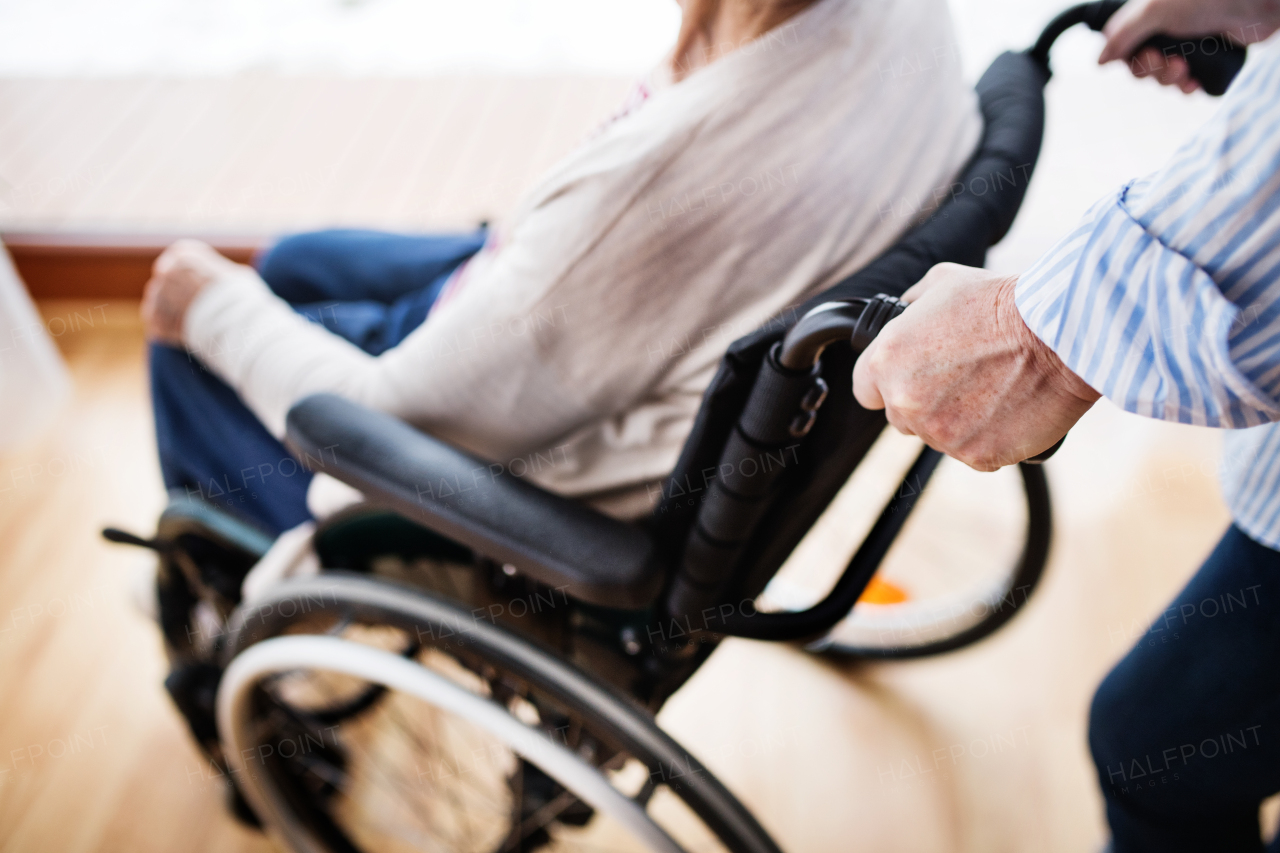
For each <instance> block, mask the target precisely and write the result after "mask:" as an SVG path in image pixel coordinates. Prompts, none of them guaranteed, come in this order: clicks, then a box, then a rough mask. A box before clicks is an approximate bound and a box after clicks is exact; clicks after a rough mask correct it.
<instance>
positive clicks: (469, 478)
mask: <svg viewBox="0 0 1280 853" xmlns="http://www.w3.org/2000/svg"><path fill="white" fill-rule="evenodd" d="M286 433H287V435H286V439H285V441H286V443H287V444H288V445H289V448H290V449H291V450H293V451H294V452H295V453H297V454H298V456H299V457H300V458H302V459H303V460H304V461H305V462H306V464H307V467H309V468H310V469H311V470H313V471H317V472H320V471H323V472H324V473H326V474H329V475H331V476H333V477H336V478H337V479H339V480H342V481H343V482H344V483H347V484H349V485H351V486H354V487H355V488H357V489H359V490H360V491H362V492H364V493H365V495H366V496H368V497H369V498H370V499H372V500H374V501H376V502H378V503H381V504H385V505H386V506H388V507H390V508H391V509H394V510H395V511H396V512H399V513H400V514H402V515H404V516H405V517H406V518H409V519H412V520H413V521H416V522H418V523H419V524H422V525H425V526H426V527H429V528H431V529H432V530H434V531H436V532H437V533H440V534H441V535H443V536H447V537H448V538H450V539H452V540H454V541H456V542H460V543H462V544H463V545H466V546H468V547H470V548H472V549H473V550H474V551H476V552H477V553H479V554H481V555H483V556H485V557H489V558H491V559H494V560H498V561H500V562H504V563H510V564H512V565H514V566H515V567H516V568H517V569H518V570H519V571H521V572H522V573H524V574H526V575H528V576H529V577H532V578H534V579H536V580H538V581H540V582H541V583H545V584H547V585H548V586H552V587H559V588H564V589H565V591H566V592H567V593H568V594H570V595H572V596H574V597H576V598H579V599H582V600H584V601H587V602H589V603H591V604H599V605H603V606H605V607H617V608H627V609H639V608H643V607H646V606H648V605H649V604H650V603H651V602H652V601H653V600H654V598H655V597H656V596H657V594H658V591H659V589H660V588H661V586H662V583H663V580H664V578H663V571H662V569H661V566H660V565H659V563H658V562H657V559H656V557H655V550H654V546H653V542H652V541H651V539H650V537H649V535H648V534H647V533H645V532H644V531H643V530H641V529H640V528H639V527H636V526H635V525H631V524H627V523H626V522H623V521H618V520H617V519H614V518H610V517H608V516H605V515H602V514H600V513H598V512H596V511H594V510H592V509H590V508H588V507H586V506H583V505H582V504H580V503H577V502H576V501H573V500H569V499H568V498H564V497H561V496H560V495H556V494H552V493H551V492H548V491H546V490H545V489H540V488H538V487H537V486H535V485H533V484H532V483H529V482H525V481H524V480H521V479H520V478H518V477H516V476H514V475H512V474H511V473H510V472H508V471H505V470H503V468H502V467H501V466H497V465H494V466H490V465H489V463H487V462H484V461H482V460H480V459H477V458H475V457H473V456H471V455H469V454H466V453H463V452H462V451H460V450H458V449H456V448H454V447H451V446H449V445H447V444H445V443H444V442H442V441H439V440H437V439H434V438H432V437H431V436H429V435H426V434H424V433H421V432H418V431H417V430H416V429H414V428H413V427H411V426H409V425H408V424H406V423H404V422H403V421H401V420H399V419H397V418H395V417H392V416H391V415H388V414H384V413H382V412H378V411H374V410H372V409H368V408H365V407H364V406H360V405H357V404H355V403H352V402H349V401H347V400H344V399H342V398H341V397H336V396H334V395H332V394H316V395H314V396H311V397H307V398H306V399H304V400H302V401H301V402H299V403H298V404H297V405H295V406H294V407H293V408H292V409H290V410H289V417H288V420H287V422H286Z"/></svg>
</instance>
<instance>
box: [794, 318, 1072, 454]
mask: <svg viewBox="0 0 1280 853" xmlns="http://www.w3.org/2000/svg"><path fill="white" fill-rule="evenodd" d="M906 310H907V303H906V302H903V301H902V300H901V299H896V298H894V297H892V296H887V295H885V294H883V293H882V294H880V295H879V296H876V297H874V298H872V299H857V300H853V301H851V302H828V303H825V304H823V305H819V306H818V307H817V308H814V309H813V310H812V311H810V312H809V313H808V314H806V315H805V316H804V317H803V318H801V320H800V322H799V323H797V324H796V325H795V326H793V327H792V328H791V330H790V331H789V332H788V333H787V336H786V337H785V338H784V339H783V340H782V343H781V344H779V345H778V349H777V351H776V355H774V356H771V357H775V358H776V360H777V362H778V364H779V365H780V366H781V367H783V368H785V369H787V370H791V371H800V370H809V369H812V368H813V367H814V366H815V365H816V364H817V363H818V361H819V359H821V358H822V352H823V350H825V349H826V348H827V347H828V346H830V345H831V344H833V343H836V342H837V341H841V340H847V341H848V342H849V345H850V346H851V347H852V348H853V351H854V352H855V353H857V354H858V355H861V354H862V351H863V350H865V349H866V348H867V346H868V345H870V343H871V342H872V341H873V340H875V338H876V335H878V334H880V330H881V329H883V328H884V327H885V326H886V325H887V324H888V323H889V321H890V320H892V319H893V318H894V317H897V316H898V315H899V314H901V313H902V312H903V311H906ZM818 381H821V380H818ZM823 397H824V398H825V395H823ZM819 405H821V402H819ZM816 415H817V411H816V407H815V409H813V410H811V411H810V412H809V418H808V423H809V426H812V424H813V420H814V418H815V417H816ZM805 432H808V430H807V429H806V430H805ZM801 434H803V433H801ZM1066 440H1067V437H1066V436H1065V435H1064V436H1063V437H1062V438H1060V439H1058V441H1057V442H1056V443H1054V445H1053V446H1052V447H1050V448H1048V449H1047V450H1044V451H1042V452H1040V453H1037V454H1036V455H1035V456H1032V457H1031V458H1029V459H1026V460H1024V461H1026V462H1030V463H1033V464H1040V463H1043V462H1045V461H1047V460H1048V459H1049V457H1051V456H1053V454H1055V453H1057V452H1058V448H1060V447H1062V443H1063V442H1064V441H1066Z"/></svg>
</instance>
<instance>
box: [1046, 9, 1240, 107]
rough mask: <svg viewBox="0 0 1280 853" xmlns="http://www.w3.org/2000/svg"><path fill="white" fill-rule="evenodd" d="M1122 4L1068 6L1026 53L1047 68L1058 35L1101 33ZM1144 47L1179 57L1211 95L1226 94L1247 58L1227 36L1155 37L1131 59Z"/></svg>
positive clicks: (1236, 42) (1238, 41)
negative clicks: (1077, 30)
mask: <svg viewBox="0 0 1280 853" xmlns="http://www.w3.org/2000/svg"><path fill="white" fill-rule="evenodd" d="M1123 5H1124V0H1099V2H1095V3H1082V4H1080V5H1079V6H1072V7H1071V8H1069V9H1067V10H1066V11H1064V12H1062V14H1060V15H1058V16H1057V17H1056V18H1054V19H1053V21H1051V22H1050V24H1049V26H1047V27H1045V30H1044V32H1043V33H1042V34H1041V36H1040V40H1039V41H1038V42H1036V46H1035V47H1033V48H1032V49H1031V50H1030V51H1029V53H1030V54H1031V55H1032V56H1033V57H1035V58H1036V59H1038V60H1040V62H1041V63H1042V64H1043V65H1044V66H1045V67H1046V68H1048V67H1049V48H1050V47H1052V46H1053V42H1054V41H1055V40H1056V39H1057V37H1058V36H1060V35H1062V33H1063V32H1065V31H1066V30H1067V29H1069V28H1070V27H1072V26H1074V25H1076V24H1084V25H1085V26H1087V27H1089V29H1091V30H1094V31H1096V32H1101V31H1102V28H1103V27H1104V26H1106V23H1107V21H1108V20H1110V19H1111V16H1112V15H1114V14H1115V13H1116V12H1117V11H1118V10H1119V9H1120V7H1121V6H1123ZM1148 47H1154V48H1155V49H1156V50H1159V51H1160V52H1161V53H1163V54H1164V55H1165V56H1169V57H1172V56H1181V57H1182V58H1183V59H1184V60H1186V62H1187V69H1188V71H1190V73H1191V76H1192V77H1194V78H1195V79H1196V80H1197V81H1199V83H1200V85H1201V87H1202V88H1203V89H1204V90H1205V92H1207V93H1209V94H1210V95H1215V96H1217V95H1221V94H1223V93H1224V92H1226V91H1227V87H1228V86H1230V85H1231V81H1233V80H1234V79H1235V78H1236V75H1237V74H1239V73H1240V69H1241V68H1242V67H1243V66H1244V61H1245V58H1246V56H1247V55H1248V52H1247V50H1246V48H1245V46H1244V45H1243V44H1241V42H1240V40H1239V39H1236V38H1233V37H1232V36H1231V35H1229V34H1227V33H1218V34H1216V35H1203V36H1188V37H1186V38H1175V37H1173V36H1167V35H1163V34H1160V35H1155V36H1152V37H1151V38H1149V39H1147V41H1145V42H1143V44H1142V46H1141V47H1139V48H1138V50H1137V51H1135V56H1136V55H1137V53H1140V52H1141V51H1142V50H1144V49H1145V48H1148Z"/></svg>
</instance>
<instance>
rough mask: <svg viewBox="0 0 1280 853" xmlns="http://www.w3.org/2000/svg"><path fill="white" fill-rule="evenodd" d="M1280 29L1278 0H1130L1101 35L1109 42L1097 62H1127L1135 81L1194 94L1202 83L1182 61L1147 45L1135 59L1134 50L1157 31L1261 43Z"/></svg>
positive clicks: (1176, 34) (1112, 17)
mask: <svg viewBox="0 0 1280 853" xmlns="http://www.w3.org/2000/svg"><path fill="white" fill-rule="evenodd" d="M1277 28H1280V3H1277V2H1276V0H1128V2H1127V3H1125V4H1124V5H1123V6H1121V7H1120V9H1119V11H1117V12H1116V13H1115V14H1114V15H1112V16H1111V20H1109V21H1107V25H1106V27H1104V28H1103V30H1102V31H1103V32H1104V33H1105V34H1106V36H1107V44H1106V46H1105V47H1103V49H1102V55H1101V56H1099V57H1098V62H1100V63H1102V62H1110V61H1111V60H1113V59H1123V60H1129V59H1130V58H1131V57H1132V61H1130V62H1129V69H1130V70H1131V71H1132V72H1133V74H1134V76H1135V77H1155V78H1156V79H1157V80H1159V81H1160V83H1161V84H1163V85H1165V86H1177V87H1178V88H1180V89H1181V90H1182V91H1184V92H1193V91H1195V90H1196V89H1198V88H1200V84H1199V83H1197V82H1196V81H1195V80H1193V79H1192V78H1191V74H1190V71H1189V70H1188V69H1187V63H1186V60H1184V59H1183V58H1182V57H1181V56H1165V55H1164V54H1162V53H1161V52H1160V51H1158V50H1156V49H1155V48H1153V47H1149V48H1147V49H1145V50H1143V51H1141V52H1139V53H1138V54H1137V55H1136V56H1135V55H1134V51H1137V50H1138V46H1139V45H1141V44H1142V43H1143V42H1145V41H1146V40H1147V39H1149V38H1151V37H1152V36H1153V35H1155V34H1156V33H1164V34H1166V35H1170V36H1203V35H1213V34H1216V33H1227V34H1229V35H1230V36H1231V37H1232V38H1234V39H1236V40H1238V41H1241V42H1243V43H1245V44H1252V43H1253V42H1258V41H1262V40H1263V39H1265V38H1268V37H1270V36H1271V34H1272V33H1274V32H1275V31H1276V29H1277Z"/></svg>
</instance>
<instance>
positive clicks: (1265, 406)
mask: <svg viewBox="0 0 1280 853" xmlns="http://www.w3.org/2000/svg"><path fill="white" fill-rule="evenodd" d="M1017 304H1018V308H1019V310H1020V311H1021V312H1022V316H1023V319H1025V320H1026V322H1027V325H1028V326H1030V327H1031V329H1032V331H1034V332H1035V333H1036V334H1037V335H1038V336H1039V337H1040V338H1041V340H1043V341H1044V342H1045V343H1047V344H1048V345H1049V346H1050V347H1052V348H1053V350H1054V351H1055V352H1056V353H1057V354H1058V355H1059V357H1061V358H1062V360H1063V361H1064V362H1065V363H1066V365H1067V366H1068V367H1070V368H1071V369H1072V370H1073V371H1075V372H1076V373H1077V374H1079V375H1080V377H1081V378H1083V379H1084V380H1085V381H1086V382H1088V383H1089V384H1090V385H1091V386H1093V388H1095V389H1096V390H1097V391H1098V392H1100V393H1101V394H1103V395H1105V396H1106V397H1107V398H1108V399H1110V400H1111V401H1113V402H1114V403H1116V404H1118V405H1120V406H1122V407H1123V408H1125V409H1126V410H1128V411H1130V412H1136V413H1137V414H1140V415H1146V416H1148V417H1153V418H1162V419H1164V420H1171V421H1179V422H1181V423H1188V424H1199V425H1202V426H1211V427H1222V428H1227V429H1229V430H1231V432H1229V433H1228V437H1227V442H1226V458H1225V460H1224V464H1223V466H1222V470H1223V485H1224V489H1225V492H1226V497H1227V501H1228V503H1229V505H1230V507H1231V511H1232V514H1233V516H1234V517H1235V520H1236V523H1237V524H1238V525H1239V526H1240V527H1241V529H1243V530H1244V531H1245V532H1246V533H1247V534H1248V535H1249V536H1251V537H1252V538H1254V539H1256V540H1257V541H1259V542H1261V543H1263V544H1265V545H1268V546H1270V547H1272V548H1280V423H1278V422H1280V46H1268V47H1266V48H1261V49H1259V48H1254V50H1253V56H1252V57H1251V59H1250V61H1249V63H1248V64H1247V66H1246V68H1245V70H1244V72H1243V73H1242V74H1241V77H1240V78H1239V79H1238V80H1237V81H1236V82H1235V84H1234V85H1233V86H1232V87H1231V90H1230V91H1229V92H1228V93H1227V95H1226V96H1225V97H1224V98H1223V103H1222V105H1221V107H1220V108H1219V111H1218V113H1217V114H1216V115H1215V116H1214V118H1213V119H1212V120H1211V121H1210V122H1209V123H1208V124H1207V125H1206V126H1205V127H1204V128H1203V129H1202V130H1201V131H1200V132H1199V133H1197V134H1196V135H1195V136H1194V137H1192V139H1191V140H1190V141H1189V142H1187V144H1185V145H1183V146H1182V148H1181V149H1179V150H1178V152H1177V154H1175V155H1174V157H1173V159H1172V160H1171V161H1170V162H1169V163H1168V164H1167V165H1165V166H1164V168H1162V169H1161V170H1160V171H1158V172H1156V173H1155V174H1152V175H1149V176H1147V177H1145V178H1142V179H1140V180H1136V181H1133V182H1131V183H1129V184H1127V185H1125V186H1124V187H1122V188H1121V189H1120V190H1119V191H1118V192H1116V193H1114V194H1113V195H1111V196H1109V197H1107V198H1104V199H1103V200H1102V201H1100V202H1098V203H1097V204H1096V205H1094V207H1093V208H1092V209H1091V210H1090V211H1089V213H1088V214H1087V215H1086V216H1085V218H1084V219H1083V221H1082V222H1081V223H1080V225H1079V226H1078V227H1077V228H1076V229H1075V230H1074V231H1073V232H1072V233H1071V234H1069V235H1068V236H1067V237H1066V238H1064V239H1063V240H1062V241H1061V242H1059V243H1058V245H1057V246H1055V247H1054V248H1053V249H1052V250H1051V251H1050V252H1049V253H1048V254H1047V255H1045V256H1044V257H1043V258H1041V259H1040V260H1039V261H1038V262H1037V263H1036V264H1035V265H1034V266H1033V267H1032V268H1031V269H1029V270H1028V271H1027V272H1025V273H1024V274H1023V275H1022V277H1021V278H1020V279H1019V281H1018V286H1017Z"/></svg>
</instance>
